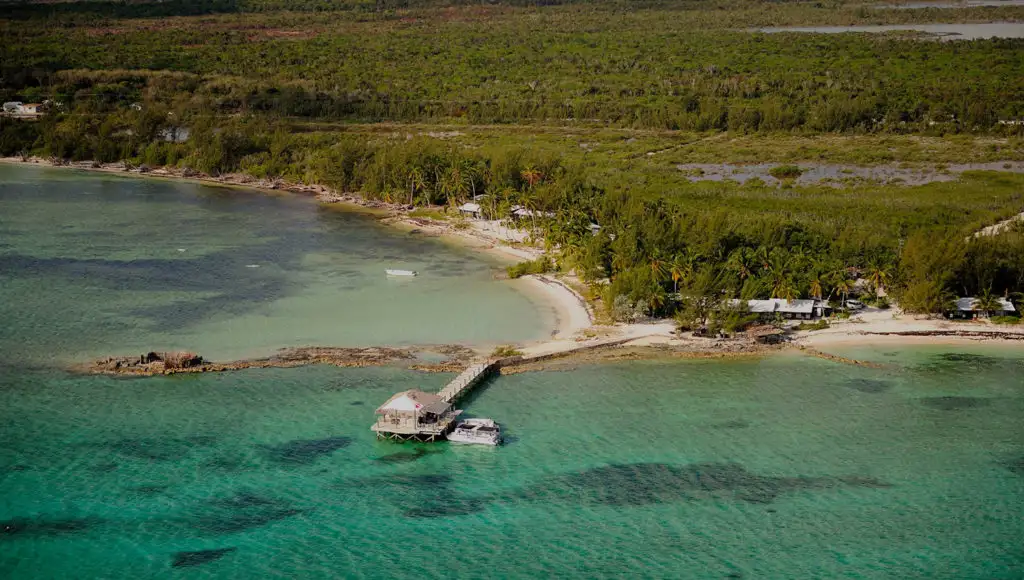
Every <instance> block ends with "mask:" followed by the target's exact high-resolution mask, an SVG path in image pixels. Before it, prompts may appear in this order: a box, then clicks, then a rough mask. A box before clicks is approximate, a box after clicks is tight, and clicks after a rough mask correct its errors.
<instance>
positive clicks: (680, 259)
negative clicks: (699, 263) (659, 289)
mask: <svg viewBox="0 0 1024 580" xmlns="http://www.w3.org/2000/svg"><path fill="white" fill-rule="evenodd" d="M669 274H670V275H671V276H672V292H674V293H676V294H678V293H679V282H680V281H681V280H686V279H688V278H689V277H690V276H692V275H693V261H692V260H691V259H690V258H689V257H688V256H685V257H684V256H683V255H682V254H676V255H675V256H674V257H673V258H672V264H671V265H670V267H669Z"/></svg>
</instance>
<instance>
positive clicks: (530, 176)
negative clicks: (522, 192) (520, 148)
mask: <svg viewBox="0 0 1024 580" xmlns="http://www.w3.org/2000/svg"><path fill="white" fill-rule="evenodd" d="M519 174H520V175H521V176H522V178H523V180H524V181H526V184H527V185H528V186H530V189H531V190H532V189H533V188H534V187H535V186H536V185H537V184H538V183H540V182H541V180H542V179H544V174H542V173H541V172H540V171H539V170H537V168H536V167H534V166H533V165H527V166H526V168H524V169H523V170H522V171H521V172H520V173H519Z"/></svg>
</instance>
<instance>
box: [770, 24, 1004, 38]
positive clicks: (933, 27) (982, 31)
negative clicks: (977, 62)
mask: <svg viewBox="0 0 1024 580" xmlns="http://www.w3.org/2000/svg"><path fill="white" fill-rule="evenodd" d="M758 31H759V32H764V33H766V34H774V33H778V32H813V33H818V34H840V33H844V32H897V31H918V32H924V33H926V34H929V35H935V37H937V38H939V39H940V40H981V39H987V38H1024V23H1021V22H983V23H978V24H878V25H864V26H808V27H803V26H782V27H768V28H760V29H758Z"/></svg>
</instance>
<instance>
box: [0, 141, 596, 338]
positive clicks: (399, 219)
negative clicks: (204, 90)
mask: <svg viewBox="0 0 1024 580" xmlns="http://www.w3.org/2000/svg"><path fill="white" fill-rule="evenodd" d="M0 163H7V164H10V165H20V166H32V167H43V168H50V169H77V170H80V171H89V172H95V173H103V174H108V175H116V176H121V177H128V178H148V179H158V180H165V181H172V182H178V183H194V184H199V185H213V186H220V187H231V188H238V189H249V190H254V191H258V192H260V193H264V194H271V195H282V194H285V195H295V194H299V195H304V196H307V197H312V198H313V199H314V200H315V201H317V202H319V203H320V204H322V205H325V206H334V207H339V208H341V209H343V210H344V211H352V212H359V213H365V214H369V215H371V216H373V217H375V218H376V219H377V221H378V222H379V223H381V224H382V225H385V226H388V227H390V228H392V229H396V230H401V231H406V232H414V231H418V232H421V233H424V234H426V235H427V236H430V237H433V238H436V239H438V240H439V241H441V242H444V243H447V244H451V245H454V246H457V247H459V248H464V249H469V250H472V251H474V252H476V253H477V254H481V255H484V256H487V257H490V258H494V259H496V260H497V261H498V262H500V263H502V264H504V265H514V264H517V263H519V262H523V261H527V260H534V259H536V258H538V257H540V256H542V255H544V252H543V251H541V250H539V249H537V248H534V247H531V246H527V245H526V244H523V243H515V242H514V241H513V242H509V241H506V240H502V239H500V238H498V237H496V236H497V235H498V233H499V232H500V230H501V229H504V230H505V232H506V233H507V234H510V233H512V232H516V234H519V233H521V232H520V231H518V230H513V229H512V228H507V227H504V228H502V227H501V226H496V225H494V223H492V222H485V224H490V225H489V226H488V225H484V226H480V225H478V224H475V223H473V222H466V223H467V224H468V227H466V228H463V229H459V228H456V227H455V226H454V225H452V224H449V223H445V222H440V221H437V220H433V219H429V218H423V217H415V216H410V215H409V212H410V211H411V210H410V209H409V206H406V205H399V204H388V203H385V202H379V201H374V200H368V199H365V198H363V197H360V196H358V195H355V194H352V193H339V192H337V191H334V190H333V189H331V188H329V187H326V186H322V185H303V184H294V183H288V182H285V181H282V180H274V181H268V180H258V179H254V178H251V177H248V176H245V175H240V174H228V175H225V176H220V177H213V176H209V175H204V174H199V173H196V174H185V172H183V171H180V170H168V169H166V168H157V169H152V170H149V171H137V170H128V169H126V165H125V164H124V163H123V162H118V163H106V164H94V163H92V162H87V161H83V162H75V163H68V164H66V165H65V164H56V163H53V162H51V161H49V160H46V159H42V158H39V157H32V158H29V159H28V160H23V159H21V158H18V157H0ZM513 237H517V236H513ZM518 237H521V236H518ZM514 282H516V284H514V285H515V286H517V290H518V291H519V292H521V293H523V294H525V295H526V296H527V299H528V300H531V301H533V302H534V303H535V304H536V303H538V302H540V303H542V304H543V307H544V308H545V309H547V310H548V311H549V312H547V313H545V315H548V316H550V318H551V319H553V320H552V322H551V327H552V328H551V330H550V334H551V336H552V337H560V338H566V337H568V336H572V335H574V334H576V333H577V332H580V331H582V330H586V329H588V328H590V327H591V326H592V325H593V321H594V318H593V314H592V313H591V312H590V310H589V308H588V307H587V305H586V300H584V299H583V297H582V296H580V295H579V294H577V293H576V292H575V291H574V290H572V289H571V288H570V287H569V286H568V285H566V284H563V283H561V282H559V281H557V280H554V279H553V278H552V277H549V276H543V277H538V276H535V275H530V276H523V277H522V278H521V279H520V280H516V281H514ZM540 341H541V339H538V341H536V342H540ZM531 344H532V342H531Z"/></svg>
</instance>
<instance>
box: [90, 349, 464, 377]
mask: <svg viewBox="0 0 1024 580" xmlns="http://www.w3.org/2000/svg"><path fill="white" fill-rule="evenodd" d="M420 351H430V352H433V353H437V354H442V355H444V356H447V357H448V360H446V361H442V362H440V363H436V364H421V365H413V366H412V367H411V368H412V369H414V370H421V371H425V372H456V371H457V370H460V369H461V368H463V367H465V365H466V362H465V361H466V359H467V358H468V357H470V356H472V354H473V351H472V350H471V349H468V348H466V347H464V346H460V345H439V346H432V347H422V348H418V349H413V348H391V347H384V346H375V347H367V348H340V347H324V346H307V347H298V348H285V349H281V350H280V351H278V353H277V354H274V355H273V356H269V357H265V358H256V359H245V360H238V361H232V362H224V363H217V362H211V361H207V360H205V359H204V358H203V357H201V356H199V355H198V354H195V353H191V352H149V353H146V354H143V355H139V356H113V357H107V358H103V359H99V360H97V361H94V362H92V363H90V364H87V365H84V366H83V367H79V368H78V369H76V370H79V371H84V372H89V373H95V374H109V375H134V376H153V375H170V374H176V373H204V372H221V371H231V370H240V369H249V368H287V367H298V366H305V365H312V364H326V365H332V366H337V367H364V366H379V365H385V364H391V363H394V362H398V361H409V360H413V359H415V358H416V355H417V354H418V352H420Z"/></svg>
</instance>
